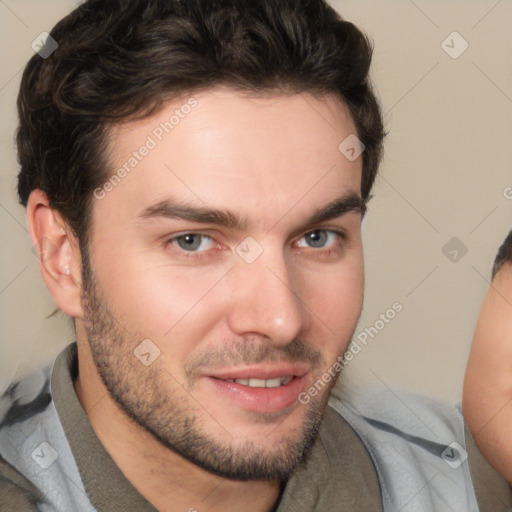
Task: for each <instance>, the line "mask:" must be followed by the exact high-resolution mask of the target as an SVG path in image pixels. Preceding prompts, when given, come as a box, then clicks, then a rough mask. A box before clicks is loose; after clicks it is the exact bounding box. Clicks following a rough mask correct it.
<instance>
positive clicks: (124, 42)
mask: <svg viewBox="0 0 512 512" xmlns="http://www.w3.org/2000/svg"><path fill="white" fill-rule="evenodd" d="M50 35H51V37H52V38H53V39H54V40H55V41H56V42H57V43H58V48H57V49H56V50H55V51H54V53H52V54H51V55H50V56H48V57H47V58H42V57H41V56H40V55H38V54H36V55H34V56H33V57H32V58H31V59H30V61H29V62H28V64H27V66H26V68H25V71H24V73H23V78H22V81H21V87H20V92H19V96H18V113H19V127H18V132H17V147H18V159H19V163H20V165H21V170H20V172H19V175H18V194H19V198H20V202H21V204H23V205H24V206H26V204H27V200H28V197H29V195H30V192H31V191H32V190H34V189H36V188H38V189H41V190H43V191H44V192H45V193H46V194H47V196H48V198H49V202H50V206H51V207H52V208H55V209H56V210H57V211H59V212H60V213H61V214H62V215H63V217H64V218H65V219H66V221H67V222H68V224H69V225H70V227H71V229H72V231H73V232H74V234H75V235H76V236H77V237H78V240H79V241H84V240H85V238H86V235H87V230H88V226H89V221H90V213H91V211H90V209H91V203H92V194H93V191H94V190H95V189H96V188H97V187H98V186H101V185H102V184H103V183H105V181H106V180H107V179H108V177H109V172H110V170H109V169H108V165H107V162H106V158H105V149H106V147H107V135H108V127H109V126H111V125H113V124H116V123H120V122H124V121H127V120H130V119H141V118H144V117H147V116H149V115H151V114H152V113H155V112H156V111H157V110H158V109H159V108H160V107H161V106H162V105H163V103H164V102H165V101H168V100H169V99H172V98H173V97H178V96H180V95H183V94H186V93H189V92H194V91H198V90H204V89H207V88H209V87H212V86H215V85H227V86H230V87H233V88H235V89H238V90H241V91H247V92H249V93H255V94H263V93H272V92H284V93H290V94H292V93H301V92H310V93H315V94H318V95H323V94H328V93H334V94H335V95H336V96H337V97H338V98H340V99H341V100H343V102H344V103H345V104H346V105H347V106H348V108H349V110H350V113H351V116H352V119H353V121H354V124H355V127H356V129H357V135H358V137H359V139H360V140H361V142H362V143H363V144H364V146H365V151H364V153H363V176H362V181H361V194H362V197H363V198H364V199H365V200H367V199H368V197H369V194H370V190H371V188H372V185H373V182H374V180H375V176H376V173H377V169H378V166H379V163H380V160H381V154H382V141H383V138H384V130H383V122H382V116H381V112H380V107H379V104H378V101H377V99H376V97H375V95H374V93H373V89H372V86H371V82H370V79H369V74H368V73H369V68H370V62H371V57H372V46H371V44H370V43H369V41H368V39H367V38H366V36H365V35H364V34H363V33H362V32H360V31H359V30H358V29H357V28H356V27H355V26H354V25H353V24H351V23H349V22H346V21H344V20H343V19H342V18H341V17H340V16H339V15H338V14H337V13H336V11H335V10H334V9H332V8H331V7H330V6H329V5H328V4H327V3H326V2H325V0H108V1H105V0H88V1H86V2H85V3H83V4H82V5H80V6H79V7H77V8H76V9H75V10H74V11H73V12H72V13H71V14H69V15H68V16H67V17H65V18H64V19H62V20H61V21H60V22H59V23H57V25H56V26H55V27H54V28H53V30H52V31H51V33H50ZM340 142H341V141H340Z"/></svg>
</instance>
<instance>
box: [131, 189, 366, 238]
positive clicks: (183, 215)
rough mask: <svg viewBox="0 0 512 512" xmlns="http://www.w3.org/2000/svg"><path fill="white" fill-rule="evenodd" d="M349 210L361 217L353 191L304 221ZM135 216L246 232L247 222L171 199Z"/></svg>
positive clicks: (325, 218)
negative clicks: (183, 221)
mask: <svg viewBox="0 0 512 512" xmlns="http://www.w3.org/2000/svg"><path fill="white" fill-rule="evenodd" d="M351 212H355V213H360V214H361V216H364V214H365V212H366V203H365V201H364V200H363V198H362V197H360V196H359V195H357V194H355V193H353V192H352V193H349V194H346V195H344V196H341V197H338V198H336V199H334V200H332V201H330V202H329V203H327V204H326V205H325V206H323V207H321V208H318V209H317V210H315V211H314V212H313V214H312V215H311V216H310V217H309V218H308V219H307V220H306V221H305V223H304V224H305V225H313V224H319V223H321V222H325V221H328V220H333V219H336V218H339V217H342V216H343V215H346V214H347V213H351ZM285 215H286V214H285ZM137 218H139V219H141V220H157V219H160V218H164V219H181V220H186V221H190V222H194V223H198V224H212V225H216V226H221V227H224V228H227V229H231V230H234V231H247V230H248V228H249V226H250V222H249V221H248V219H247V218H246V217H245V216H241V215H239V214H237V213H235V212H233V211H231V210H219V209H214V208H209V207H207V206H204V207H201V206H192V205H189V204H182V203H178V202H177V201H175V200H173V199H164V200H162V201H159V202H158V203H156V204H154V205H150V206H148V207H147V208H145V209H144V210H143V211H142V212H141V213H140V214H139V215H137ZM279 222H280V221H279ZM276 224H277V223H276Z"/></svg>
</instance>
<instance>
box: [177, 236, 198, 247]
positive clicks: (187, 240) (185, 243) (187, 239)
mask: <svg viewBox="0 0 512 512" xmlns="http://www.w3.org/2000/svg"><path fill="white" fill-rule="evenodd" d="M200 244H201V239H200V237H198V236H197V235H183V236H182V237H180V239H179V245H180V246H181V248H182V249H187V250H190V249H197V248H198V247H199V245H200Z"/></svg>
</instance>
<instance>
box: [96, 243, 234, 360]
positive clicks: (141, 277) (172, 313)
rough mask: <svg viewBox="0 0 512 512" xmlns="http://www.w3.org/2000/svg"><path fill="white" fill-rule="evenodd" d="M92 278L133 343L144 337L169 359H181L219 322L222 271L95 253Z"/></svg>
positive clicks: (133, 255) (146, 257)
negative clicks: (217, 288)
mask: <svg viewBox="0 0 512 512" xmlns="http://www.w3.org/2000/svg"><path fill="white" fill-rule="evenodd" d="M94 267H95V277H96V279H97V281H98V285H99V288H100V290H101V291H102V299H104V300H105V301H106V305H107V307H108V308H109V310H110V311H111V312H112V313H113V314H114V315H115V316H116V320H117V321H118V323H119V324H120V325H121V326H122V327H123V328H124V329H125V330H126V332H127V333H129V335H130V336H133V337H135V338H137V339H139V338H140V339H141V340H142V339H145V338H148V339H150V340H151V341H153V342H154V343H155V344H156V345H157V346H158V347H159V348H160V350H161V351H162V355H165V354H169V357H170V359H172V358H175V360H179V359H180V354H181V353H183V354H184V355H186V354H187V353H189V352H190V351H191V350H193V348H194V347H195V346H196V345H197V344H199V343H200V342H201V340H203V339H204V337H205V336H206V335H207V334H208V332H209V330H210V329H212V327H213V325H214V323H215V319H216V318H217V319H218V309H219V307H220V306H221V300H218V299H219V297H216V291H217V290H216V286H215V285H216V283H218V282H219V280H222V276H223V275H224V274H225V271H223V269H212V270H211V271H204V270H202V271H199V270H198V269H193V268H190V267H183V266H182V267H179V266H171V265H168V264H162V261H161V259H159V261H158V262H157V261H156V258H152V256H151V255H150V254H148V253H145V252H140V253H137V252H136V251H133V250H132V251H131V252H123V251H120V250H118V249H117V248H114V247H112V248H111V250H108V251H106V250H98V251H96V254H95V255H94Z"/></svg>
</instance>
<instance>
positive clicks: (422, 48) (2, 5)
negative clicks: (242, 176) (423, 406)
mask: <svg viewBox="0 0 512 512" xmlns="http://www.w3.org/2000/svg"><path fill="white" fill-rule="evenodd" d="M74 4H76V2H72V1H66V0H45V1H44V2H43V1H41V0H2V1H1V2H0V20H1V21H0V28H1V31H0V38H1V45H0V47H1V50H0V51H1V60H0V73H1V74H0V109H1V116H0V130H1V140H0V144H1V146H0V155H1V172H0V226H1V234H0V247H1V252H0V390H1V389H3V388H5V387H6V386H7V384H8V383H9V382H10V381H11V380H12V379H13V378H14V376H15V375H16V374H21V373H24V372H26V371H28V369H29V368H31V367H32V366H34V365H37V364H39V363H40V362H41V361H42V360H47V359H49V358H50V357H52V356H53V355H55V354H56V353H57V351H58V350H60V348H61V347H63V346H64V345H65V344H67V343H69V342H70V341H73V339H74V335H73V332H72V329H71V328H70V324H69V321H68V320H67V319H65V318H64V317H63V316H56V317H54V318H52V319H46V318H45V317H46V316H47V315H48V314H50V313H51V312H52V311H53V303H52V300H51V297H50V295H49V294H48V292H47V291H46V288H45V287H44V285H43V283H42V280H41V278H40V275H39V269H38V265H37V260H36V258H35V256H34V255H33V254H32V252H31V244H30V241H29V238H28V234H27V230H26V223H25V215H24V211H23V209H22V208H21V207H20V206H19V205H17V200H16V195H15V185H16V173H17V164H16V159H15V153H14V143H13V132H14V129H15V125H16V112H15V97H16V94H17V88H18V85H19V80H20V76H21V70H22V68H23V66H24V63H25V62H26V60H27V59H28V58H29V57H30V56H31V55H32V52H33V50H32V49H31V46H30V45H31V42H32V41H33V40H34V39H35V38H36V37H37V36H38V35H39V34H40V33H41V32H43V31H49V30H50V28H51V27H52V26H53V24H54V23H55V22H56V21H57V20H58V19H60V18H61V17H62V16H63V15H65V14H66V13H67V12H68V11H69V10H70V9H71V8H72V6H73V5H74ZM332 4H333V5H334V6H335V7H336V8H337V9H338V10H339V11H340V12H341V13H342V14H344V15H345V17H346V18H347V19H349V20H351V21H353V22H355V23H356V24H357V25H358V26H360V27H361V28H363V29H364V30H366V31H367V32H368V33H369V34H370V35H371V37H372V38H373V40H374V41H375V61H374V68H373V73H374V79H375V82H376V85H377V88H378V92H379V95H380V98H381V101H382V105H383V109H384V111H385V113H386V122H387V126H388V129H389V136H388V140H387V149H386V159H385V162H384V165H383V167H382V171H381V175H380V177H379V178H378V179H377V183H376V187H375V190H374V192H375V196H376V197H375V198H374V199H373V200H372V202H371V203H370V211H369V214H368V216H367V218H366V219H365V223H364V233H365V241H366V268H367V286H366V303H365V309H364V313H363V316H362V319H361V322H360V325H359V328H358V331H357V333H356V334H360V333H361V332H364V331H365V329H368V328H370V327H373V329H372V330H371V332H372V334H373V336H374V337H373V338H372V337H371V336H370V335H368V341H367V345H366V346H364V345H361V346H362V347H363V349H362V350H361V352H359V353H358V354H357V355H356V356H355V357H354V360H353V362H352V363H351V365H350V366H349V368H348V373H349V374H350V379H351V380H352V379H360V380H361V381H362V382H366V383H370V384H372V385H376V386H380V387H382V386H399V387H402V388H406V389H411V390H415V391H420V392H422V393H426V394H430V395H434V396H438V397H442V398H444V399H447V400H450V401H454V400H458V399H459V398H460V394H461V385H462V377H463V372H464V366H465V362H466V358H467V355H468V350H469V345H470V341H471V336H472V332H473V329H474V325H475V322H476V318H477V313H478V309H479V306H480V302H481V300H482V297H483V295H484V293H485V290H486V287H487V281H488V279H489V276H490V270H491V265H492V261H493V259H494V255H495V253H496V250H497V248H498V247H499V245H500V244H501V242H502V241H503V239H504V237H505V235H506V234H507V233H508V230H509V229H511V228H512V215H511V214H512V199H507V197H506V196H508V197H509V198H512V172H511V170H512V67H511V65H510V63H511V57H512V34H511V32H510V26H511V23H512V2H511V1H510V0H500V1H496V0H478V1H476V0H475V1H468V0H464V1H461V0H458V1H451V0H444V1H442V0H438V1H435V0H414V2H413V1H412V0H385V1H383V0H381V1H377V0H373V1H370V0H347V1H345V0H335V1H333V2H332ZM454 31H456V32H457V33H458V34H459V35H451V34H452V33H453V32H454ZM448 36H449V37H448ZM443 41H445V42H444V43H443ZM466 44H467V45H468V47H467V49H466V51H464V53H462V54H461V55H460V56H459V54H460V53H461V50H463V49H464V47H465V46H466ZM445 50H446V51H445ZM447 52H448V53H447ZM449 53H451V56H450V55H449ZM453 57H458V58H453ZM507 187H511V188H510V189H508V188H507ZM453 237H456V238H457V239H458V241H457V240H455V242H453V241H452V243H454V244H455V245H449V246H448V248H447V249H445V250H444V252H443V247H444V246H445V244H447V242H449V241H450V240H451V239H452V238H453ZM465 249H467V253H466V254H464V255H463V257H462V258H461V255H462V254H463V252H464V250H465ZM450 251H451V253H450ZM453 251H456V252H453ZM445 253H446V254H447V255H445ZM449 258H452V259H458V261H456V262H454V261H451V260H450V259H449ZM395 302H399V303H400V304H401V305H402V306H403V310H402V311H401V312H400V313H399V314H397V315H396V316H395V318H394V319H393V320H390V321H389V323H383V322H382V320H381V321H379V322H377V321H378V320H379V315H381V314H384V315H385V313H386V310H388V308H390V307H391V305H392V304H393V303H395ZM389 316H391V315H388V317H389ZM388 317H387V318H388Z"/></svg>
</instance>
